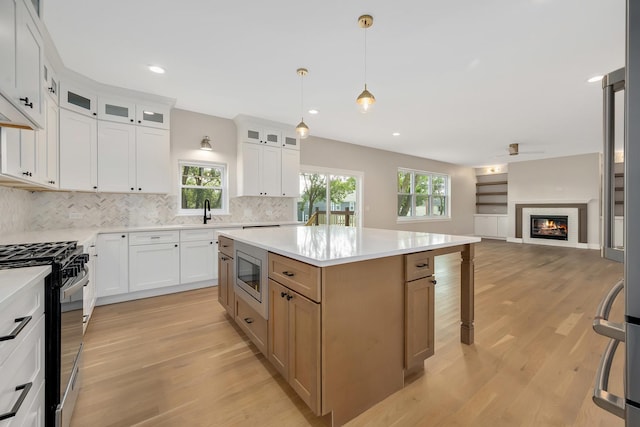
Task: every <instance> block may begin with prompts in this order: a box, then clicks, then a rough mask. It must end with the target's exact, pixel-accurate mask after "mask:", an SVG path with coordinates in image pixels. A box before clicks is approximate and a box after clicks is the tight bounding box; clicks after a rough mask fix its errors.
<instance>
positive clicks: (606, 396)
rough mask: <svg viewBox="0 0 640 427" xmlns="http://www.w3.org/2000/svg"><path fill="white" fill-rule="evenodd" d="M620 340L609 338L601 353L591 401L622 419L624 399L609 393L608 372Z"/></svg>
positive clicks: (623, 415)
mask: <svg viewBox="0 0 640 427" xmlns="http://www.w3.org/2000/svg"><path fill="white" fill-rule="evenodd" d="M619 342H620V341H618V340H616V339H611V340H610V341H609V344H608V345H607V348H606V350H605V351H604V353H602V358H601V359H600V365H599V366H598V372H597V373H596V384H595V386H594V387H593V402H594V403H595V404H596V405H598V406H599V407H601V408H602V409H604V410H605V411H607V412H610V413H612V414H613V415H616V416H618V417H620V418H622V419H624V417H625V401H624V399H623V398H622V397H619V396H616V395H615V394H612V393H609V392H608V391H607V389H608V388H609V374H610V373H611V364H612V363H613V356H614V355H615V354H616V350H617V348H618V343H619Z"/></svg>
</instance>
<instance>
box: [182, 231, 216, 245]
mask: <svg viewBox="0 0 640 427" xmlns="http://www.w3.org/2000/svg"><path fill="white" fill-rule="evenodd" d="M213 239H215V230H211V229H201V230H181V231H180V241H181V242H196V241H198V240H211V241H213Z"/></svg>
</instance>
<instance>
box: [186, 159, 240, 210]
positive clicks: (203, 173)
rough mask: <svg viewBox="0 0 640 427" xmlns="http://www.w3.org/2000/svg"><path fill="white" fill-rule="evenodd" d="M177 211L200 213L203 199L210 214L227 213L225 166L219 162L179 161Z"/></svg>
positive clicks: (202, 207) (203, 203)
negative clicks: (207, 204)
mask: <svg viewBox="0 0 640 427" xmlns="http://www.w3.org/2000/svg"><path fill="white" fill-rule="evenodd" d="M178 164H179V165H180V189H179V190H180V197H179V200H178V213H180V214H183V215H189V214H192V215H196V214H197V215H202V214H203V209H204V205H205V200H209V202H210V204H211V213H212V214H214V215H215V214H225V213H227V200H228V191H227V167H226V165H224V164H220V163H208V162H190V161H180V162H179V163H178Z"/></svg>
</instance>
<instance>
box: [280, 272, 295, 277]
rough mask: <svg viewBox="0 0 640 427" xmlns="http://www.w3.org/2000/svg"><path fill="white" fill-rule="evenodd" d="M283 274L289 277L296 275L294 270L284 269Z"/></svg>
mask: <svg viewBox="0 0 640 427" xmlns="http://www.w3.org/2000/svg"><path fill="white" fill-rule="evenodd" d="M282 274H284V275H285V276H287V277H293V276H295V273H292V272H290V271H283V272H282Z"/></svg>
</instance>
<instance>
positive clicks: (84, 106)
mask: <svg viewBox="0 0 640 427" xmlns="http://www.w3.org/2000/svg"><path fill="white" fill-rule="evenodd" d="M60 89H61V91H60V106H61V107H63V108H66V109H67V110H70V111H75V112H76V113H80V114H83V115H85V116H90V117H95V116H97V115H98V112H97V104H98V97H97V95H96V93H95V92H92V91H90V90H86V89H82V88H79V87H74V86H70V85H68V84H65V83H64V82H63V83H60Z"/></svg>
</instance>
